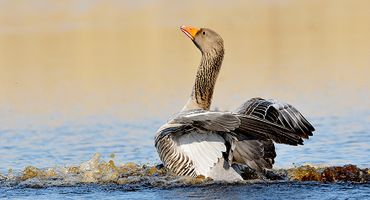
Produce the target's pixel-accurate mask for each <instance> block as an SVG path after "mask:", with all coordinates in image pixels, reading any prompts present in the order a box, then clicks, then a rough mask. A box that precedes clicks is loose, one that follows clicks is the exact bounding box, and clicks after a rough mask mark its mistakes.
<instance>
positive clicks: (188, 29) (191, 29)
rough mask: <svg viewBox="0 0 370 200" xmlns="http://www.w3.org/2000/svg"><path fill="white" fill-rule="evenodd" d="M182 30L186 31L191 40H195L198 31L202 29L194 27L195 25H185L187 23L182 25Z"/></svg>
mask: <svg viewBox="0 0 370 200" xmlns="http://www.w3.org/2000/svg"><path fill="white" fill-rule="evenodd" d="M180 29H181V31H182V32H184V33H185V35H187V36H188V37H189V38H190V39H191V40H194V37H195V35H196V34H197V33H198V31H199V30H200V29H198V28H194V27H191V26H185V25H182V26H181V27H180Z"/></svg>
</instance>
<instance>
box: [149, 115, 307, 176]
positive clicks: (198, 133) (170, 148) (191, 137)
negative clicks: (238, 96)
mask: <svg viewBox="0 0 370 200" xmlns="http://www.w3.org/2000/svg"><path fill="white" fill-rule="evenodd" d="M239 138H243V139H244V138H254V139H269V138H272V139H274V140H277V141H280V142H286V143H288V144H297V143H300V137H298V136H296V135H294V134H293V133H292V132H291V131H289V130H287V129H285V128H283V127H281V126H279V125H276V124H273V123H271V122H268V121H263V120H261V119H259V118H257V117H255V116H246V115H239V114H234V113H228V112H211V111H202V112H195V113H181V114H180V115H179V116H178V117H176V118H174V119H172V120H171V121H170V122H168V123H167V124H166V125H164V126H163V127H162V128H160V130H159V132H158V133H157V137H156V143H155V145H156V148H157V151H158V153H159V155H160V158H161V160H162V161H163V162H164V164H165V166H166V167H168V168H170V169H171V170H172V171H173V172H175V173H176V174H178V175H192V176H195V175H199V174H202V175H205V176H206V175H207V174H208V173H209V170H210V169H211V168H212V167H213V166H214V165H215V164H216V163H217V162H218V160H219V159H220V158H222V157H223V156H226V157H225V158H227V159H229V160H230V161H231V159H232V154H230V152H231V150H232V149H234V148H235V143H234V142H235V141H237V140H238V139H239ZM224 153H225V154H224ZM263 158H264V157H263V156H262V159H263ZM230 164H231V162H230Z"/></svg>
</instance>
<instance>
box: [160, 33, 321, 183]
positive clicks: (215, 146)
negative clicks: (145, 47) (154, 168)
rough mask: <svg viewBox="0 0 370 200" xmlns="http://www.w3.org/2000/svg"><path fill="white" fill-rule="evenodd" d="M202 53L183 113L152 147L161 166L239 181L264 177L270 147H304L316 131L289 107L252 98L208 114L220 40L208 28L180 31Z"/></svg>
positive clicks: (221, 53) (272, 151)
mask: <svg viewBox="0 0 370 200" xmlns="http://www.w3.org/2000/svg"><path fill="white" fill-rule="evenodd" d="M180 29H181V31H182V32H184V33H185V34H186V35H187V36H188V37H189V38H190V39H191V40H192V41H193V43H194V44H195V46H196V47H197V48H198V49H199V50H200V51H201V53H202V58H201V61H200V65H199V68H198V71H197V74H196V78H195V83H194V86H193V90H192V93H191V96H190V98H189V100H188V102H187V103H186V104H185V106H184V108H183V109H182V110H181V111H180V112H179V113H178V114H176V115H175V116H174V117H172V118H171V119H170V120H169V121H168V122H167V123H166V124H164V125H163V126H162V127H160V128H159V130H158V131H157V134H156V137H155V147H156V149H157V151H158V154H159V157H160V159H161V161H162V162H163V164H164V166H165V167H166V168H168V169H169V170H170V171H172V172H173V173H175V174H176V175H178V176H192V177H196V176H199V175H203V176H204V177H209V178H212V179H214V180H220V181H228V182H233V181H238V180H243V178H242V175H241V172H242V170H241V169H246V168H248V169H252V170H254V171H256V172H257V173H259V174H262V173H263V172H265V171H266V169H271V168H272V165H273V164H274V158H275V157H276V153H275V146H274V142H276V143H283V144H288V145H303V139H308V137H309V136H312V132H313V131H314V130H315V129H314V127H313V126H312V125H311V124H310V123H309V122H308V121H307V120H306V119H305V118H304V117H303V115H302V114H301V113H300V112H299V111H298V110H297V109H296V108H294V107H293V106H291V105H289V104H287V103H283V102H279V101H276V100H271V99H269V100H266V99H262V98H252V99H250V100H248V101H246V102H245V103H243V104H242V105H241V106H240V107H239V108H238V109H237V110H236V111H234V112H220V111H210V110H209V108H210V105H211V100H212V94H213V89H214V86H215V83H216V79H217V76H218V73H219V71H220V68H221V64H222V60H223V57H224V45H223V40H222V38H221V37H220V36H219V35H218V34H217V33H216V32H215V31H213V30H210V29H208V28H201V29H198V28H194V27H190V26H181V27H180Z"/></svg>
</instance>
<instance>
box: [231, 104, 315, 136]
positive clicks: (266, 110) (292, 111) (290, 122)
mask: <svg viewBox="0 0 370 200" xmlns="http://www.w3.org/2000/svg"><path fill="white" fill-rule="evenodd" d="M236 113H239V114H244V115H247V116H254V117H257V118H259V119H261V120H264V121H268V122H270V123H273V124H277V125H279V126H282V127H284V128H286V129H288V130H290V131H292V132H294V133H295V135H298V136H300V137H302V138H308V137H309V136H312V132H313V131H315V129H314V127H313V126H312V125H311V124H310V123H309V122H308V121H307V119H306V118H305V117H304V116H303V115H302V114H301V113H300V112H299V111H298V110H297V109H296V108H294V107H293V106H291V105H290V104H287V103H283V102H279V101H277V100H273V99H269V100H265V99H262V98H252V99H250V100H248V101H247V102H245V103H244V104H243V105H242V106H241V107H239V108H238V109H237V110H236Z"/></svg>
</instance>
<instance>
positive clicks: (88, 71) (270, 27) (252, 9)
mask: <svg viewBox="0 0 370 200" xmlns="http://www.w3.org/2000/svg"><path fill="white" fill-rule="evenodd" d="M182 24H188V25H194V26H198V27H203V26H204V27H209V28H212V29H214V30H216V31H217V32H218V33H219V34H220V35H221V36H222V37H223V38H224V40H225V47H226V56H225V60H224V65H223V69H222V72H221V75H220V78H219V82H218V83H217V88H216V91H215V101H214V105H215V106H217V107H218V108H220V109H234V108H236V107H237V106H238V105H240V104H241V103H242V102H243V101H244V100H246V99H248V98H250V97H254V96H262V97H267V98H272V97H273V98H278V99H281V100H284V101H288V102H290V103H292V104H294V105H296V106H297V107H298V108H300V110H302V111H303V113H305V114H307V115H308V116H309V117H320V116H336V115H342V114H348V113H350V114H351V113H356V112H358V111H364V110H365V111H368V110H369V108H370V105H369V89H370V81H369V78H368V77H369V75H370V1H367V0H363V1H360V0H358V1H350V0H348V1H345V0H333V1H322V0H306V1H303V0H276V1H274V0H250V1H227V2H226V1H210V0H209V1H202V3H200V2H199V1H195V0H194V1H193V0H187V1H181V3H180V1H176V3H175V2H174V1H149V0H148V1H142V2H140V3H137V2H130V1H113V0H111V1H89V0H83V1H81V0H80V1H74V0H68V1H67V0H65V1H51V0H50V1H40V0H34V1H28V0H23V1H21V0H18V1H17V0H15V1H13V0H5V1H4V0H3V1H0V92H1V95H0V116H1V117H0V119H1V121H2V122H0V123H3V124H2V126H12V124H13V125H16V124H19V123H26V122H29V121H31V122H32V123H33V121H32V120H33V119H37V118H42V119H43V120H41V122H42V123H54V124H55V123H56V124H59V123H63V122H65V121H66V120H67V121H68V120H71V121H73V120H82V119H85V118H87V117H91V116H98V117H101V116H110V117H114V118H116V119H122V120H128V119H134V120H135V119H149V118H153V117H158V118H160V119H162V118H163V119H164V118H166V117H167V116H168V115H170V114H171V113H174V112H176V111H177V110H178V109H180V108H181V107H182V105H183V104H184V103H185V101H186V99H187V98H188V95H189V93H190V90H191V87H192V83H193V81H194V80H193V79H194V75H195V71H196V67H197V65H198V62H199V59H200V54H199V52H198V50H197V49H196V48H195V46H194V45H193V44H192V43H191V41H189V39H188V38H187V37H185V36H184V35H183V33H181V31H179V26H180V25H182Z"/></svg>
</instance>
